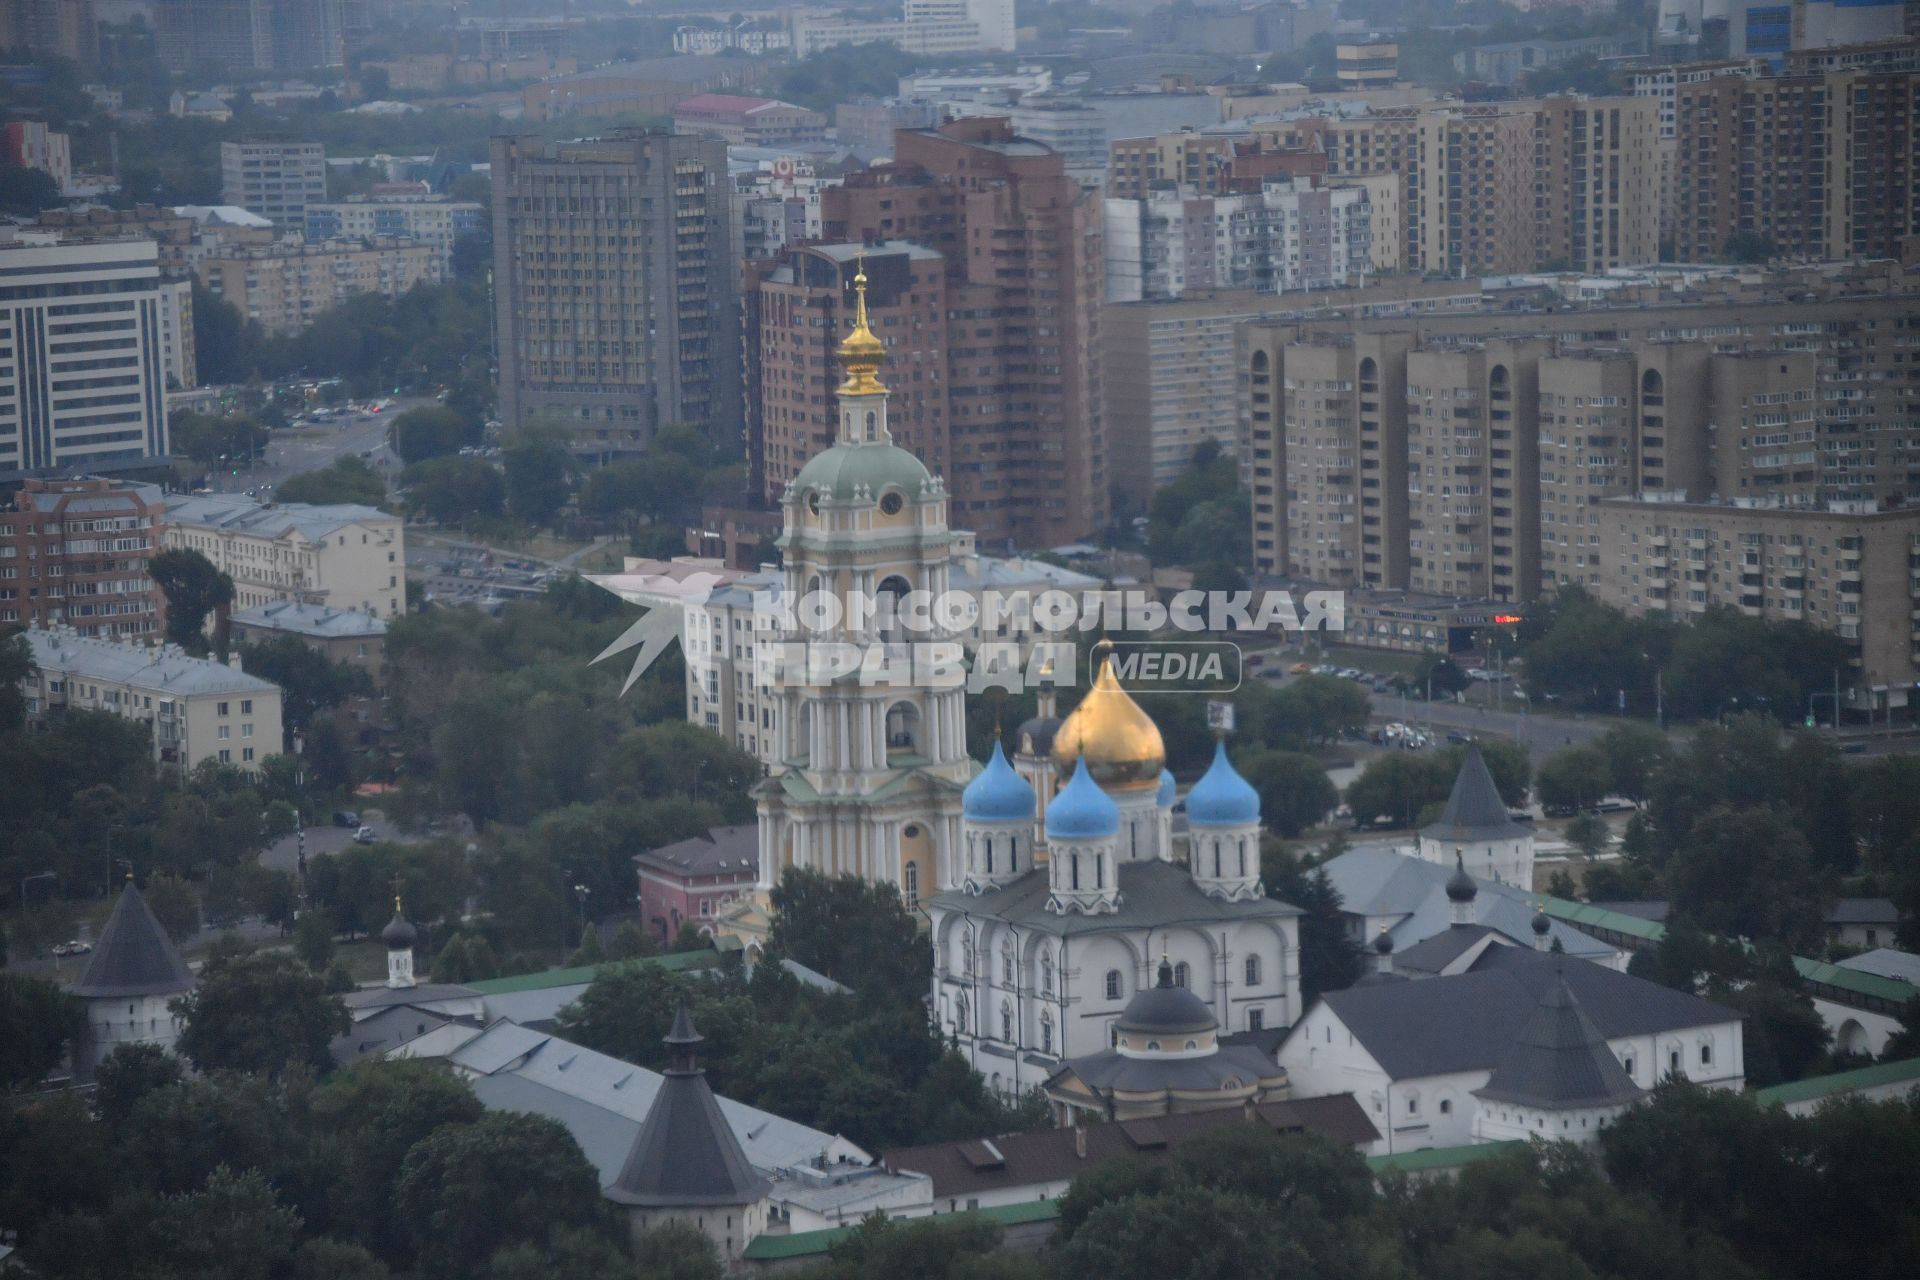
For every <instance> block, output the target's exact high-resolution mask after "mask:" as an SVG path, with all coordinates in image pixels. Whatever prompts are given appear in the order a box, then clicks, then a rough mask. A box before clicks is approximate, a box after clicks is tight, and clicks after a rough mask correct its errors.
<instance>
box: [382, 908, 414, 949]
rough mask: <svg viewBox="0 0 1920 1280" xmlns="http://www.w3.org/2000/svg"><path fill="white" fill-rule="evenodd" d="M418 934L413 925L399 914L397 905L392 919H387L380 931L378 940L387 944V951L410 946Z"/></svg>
mask: <svg viewBox="0 0 1920 1280" xmlns="http://www.w3.org/2000/svg"><path fill="white" fill-rule="evenodd" d="M419 936H420V935H419V934H418V933H417V932H416V931H415V930H414V927H413V926H412V925H410V924H408V923H407V918H406V917H405V916H403V915H401V914H400V909H399V908H398V907H395V908H394V911H393V919H391V920H389V921H387V927H386V928H384V929H382V930H381V931H380V941H382V942H384V943H386V944H387V950H389V951H398V950H400V949H401V948H402V947H410V946H412V945H413V940H414V939H415V938H417V937H419Z"/></svg>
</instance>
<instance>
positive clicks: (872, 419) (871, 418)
mask: <svg viewBox="0 0 1920 1280" xmlns="http://www.w3.org/2000/svg"><path fill="white" fill-rule="evenodd" d="M879 421H880V418H879V415H877V414H875V413H874V412H873V410H871V409H869V410H867V439H869V440H874V439H877V438H878V437H877V436H875V434H874V430H873V428H874V424H875V423H877V422H879Z"/></svg>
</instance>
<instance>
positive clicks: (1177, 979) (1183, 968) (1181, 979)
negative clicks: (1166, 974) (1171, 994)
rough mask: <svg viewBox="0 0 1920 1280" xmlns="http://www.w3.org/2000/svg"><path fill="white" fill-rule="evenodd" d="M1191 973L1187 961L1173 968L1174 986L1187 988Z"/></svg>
mask: <svg viewBox="0 0 1920 1280" xmlns="http://www.w3.org/2000/svg"><path fill="white" fill-rule="evenodd" d="M1189 972H1190V970H1189V969H1188V968H1187V962H1186V961H1185V960H1182V961H1181V962H1180V963H1179V964H1177V965H1175V966H1173V985H1174V986H1176V987H1185V986H1186V985H1187V975H1188V973H1189Z"/></svg>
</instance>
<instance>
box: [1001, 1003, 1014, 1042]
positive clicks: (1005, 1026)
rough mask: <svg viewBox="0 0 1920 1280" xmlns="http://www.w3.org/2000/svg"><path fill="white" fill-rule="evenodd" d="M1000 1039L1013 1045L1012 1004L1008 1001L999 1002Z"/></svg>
mask: <svg viewBox="0 0 1920 1280" xmlns="http://www.w3.org/2000/svg"><path fill="white" fill-rule="evenodd" d="M1000 1038H1001V1039H1002V1040H1005V1041H1006V1042H1007V1043H1008V1044H1012V1043H1013V1003H1012V1002H1011V1001H1008V1000H1002V1001H1001V1002H1000Z"/></svg>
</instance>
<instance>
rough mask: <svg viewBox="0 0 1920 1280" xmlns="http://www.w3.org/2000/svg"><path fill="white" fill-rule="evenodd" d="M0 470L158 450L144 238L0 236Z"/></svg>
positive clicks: (136, 458)
mask: <svg viewBox="0 0 1920 1280" xmlns="http://www.w3.org/2000/svg"><path fill="white" fill-rule="evenodd" d="M0 275H4V277H5V280H4V283H0V480H10V479H17V478H19V477H21V476H23V475H33V474H39V473H46V472H51V471H55V470H68V471H85V472H99V471H119V470H127V469H130V468H133V467H139V466H146V465H151V464H152V463H153V462H154V461H156V460H158V459H161V458H164V457H165V456H166V453H167V415H166V403H165V396H166V364H165V358H164V354H163V347H164V342H163V334H162V328H163V325H164V324H165V313H166V312H167V311H168V310H169V309H170V308H175V307H177V306H178V302H177V299H174V298H172V297H171V296H170V295H168V294H167V293H166V292H165V291H164V290H163V287H162V282H161V279H160V270H159V257H158V253H157V251H156V249H155V247H154V245H153V243H152V242H151V241H148V240H101V241H78V242H67V243H62V242H59V241H57V240H55V239H54V238H53V237H52V236H34V237H32V238H31V239H5V238H0Z"/></svg>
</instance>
